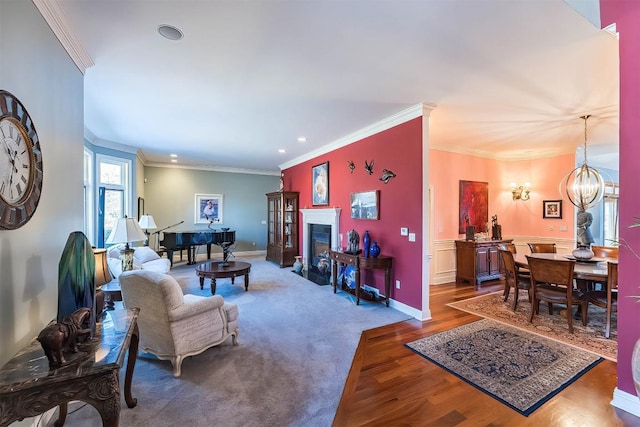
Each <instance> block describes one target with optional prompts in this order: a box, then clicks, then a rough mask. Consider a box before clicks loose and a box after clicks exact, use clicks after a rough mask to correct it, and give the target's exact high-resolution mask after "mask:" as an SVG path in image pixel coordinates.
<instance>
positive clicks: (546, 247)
mask: <svg viewBox="0 0 640 427" xmlns="http://www.w3.org/2000/svg"><path fill="white" fill-rule="evenodd" d="M527 245H529V249H531V253H532V254H555V253H556V244H555V243H527Z"/></svg>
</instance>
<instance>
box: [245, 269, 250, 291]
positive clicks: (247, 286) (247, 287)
mask: <svg viewBox="0 0 640 427" xmlns="http://www.w3.org/2000/svg"><path fill="white" fill-rule="evenodd" d="M248 290H249V272H246V273H245V275H244V291H245V292H247V291H248Z"/></svg>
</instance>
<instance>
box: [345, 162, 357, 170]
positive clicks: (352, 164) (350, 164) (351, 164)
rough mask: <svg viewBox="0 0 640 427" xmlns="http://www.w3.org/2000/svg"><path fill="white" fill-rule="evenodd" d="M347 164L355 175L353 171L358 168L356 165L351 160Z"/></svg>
mask: <svg viewBox="0 0 640 427" xmlns="http://www.w3.org/2000/svg"><path fill="white" fill-rule="evenodd" d="M347 163H348V164H349V169H351V173H353V171H354V170H355V168H356V164H355V163H353V162H352V161H351V160H347Z"/></svg>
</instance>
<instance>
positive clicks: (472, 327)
mask: <svg viewBox="0 0 640 427" xmlns="http://www.w3.org/2000/svg"><path fill="white" fill-rule="evenodd" d="M405 345H406V346H407V347H408V348H410V349H411V350H413V351H415V352H416V353H418V354H420V355H421V356H423V357H425V358H426V359H428V360H430V361H432V362H433V363H436V364H437V365H439V366H440V367H442V368H444V369H446V370H447V371H449V372H451V373H452V374H454V375H456V376H458V377H459V378H461V379H462V380H464V381H466V382H468V383H469V384H471V385H473V386H474V387H476V388H477V389H479V390H481V391H483V392H485V393H487V394H489V395H490V396H492V397H494V398H496V399H497V400H499V401H500V402H502V403H504V404H505V405H507V406H509V407H511V408H512V409H514V410H516V411H518V412H519V413H520V414H522V415H524V416H529V415H530V414H531V413H532V412H533V411H535V410H536V409H537V408H539V407H540V406H541V405H542V404H544V403H545V402H546V401H547V400H549V399H551V398H552V397H553V396H554V395H556V394H557V393H559V392H560V391H561V390H562V389H564V388H565V387H567V386H568V385H569V384H571V383H572V382H573V381H575V380H576V379H578V378H579V377H580V376H581V375H582V374H584V373H585V372H587V371H588V370H589V369H591V368H592V367H594V366H595V365H597V364H598V363H599V362H600V361H602V360H603V359H602V358H601V357H598V356H596V355H594V354H592V353H587V352H584V351H581V350H579V349H576V348H573V347H571V346H568V345H564V344H561V343H558V342H556V341H552V340H549V339H547V338H543V337H540V336H537V335H534V334H530V333H528V332H525V331H523V330H521V329H517V328H513V327H511V326H507V325H504V324H502V323H499V322H495V321H492V320H488V319H482V320H479V321H477V322H473V323H470V324H467V325H464V326H460V327H458V328H454V329H451V330H448V331H445V332H442V333H439V334H436V335H432V336H429V337H426V338H422V339H420V340H417V341H413V342H410V343H408V344H405Z"/></svg>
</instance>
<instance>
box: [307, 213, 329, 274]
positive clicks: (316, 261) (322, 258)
mask: <svg viewBox="0 0 640 427" xmlns="http://www.w3.org/2000/svg"><path fill="white" fill-rule="evenodd" d="M308 227H309V248H308V249H307V252H308V253H309V258H308V263H307V279H309V280H311V281H312V282H314V283H317V284H318V285H328V284H330V283H331V280H330V277H331V268H330V267H331V262H330V261H329V249H331V226H330V225H327V224H309V225H308Z"/></svg>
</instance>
